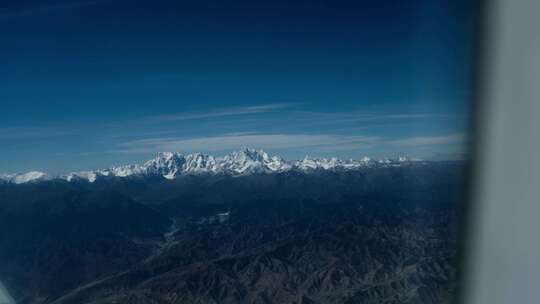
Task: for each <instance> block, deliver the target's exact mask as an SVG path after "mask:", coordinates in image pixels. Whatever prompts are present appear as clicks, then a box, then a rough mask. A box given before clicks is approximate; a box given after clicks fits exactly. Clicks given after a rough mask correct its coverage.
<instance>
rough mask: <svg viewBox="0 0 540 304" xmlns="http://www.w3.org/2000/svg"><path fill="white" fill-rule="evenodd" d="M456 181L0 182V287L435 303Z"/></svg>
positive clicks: (139, 299) (65, 293)
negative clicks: (0, 284)
mask: <svg viewBox="0 0 540 304" xmlns="http://www.w3.org/2000/svg"><path fill="white" fill-rule="evenodd" d="M268 159H269V160H270V161H271V162H274V161H275V160H276V159H274V160H272V158H268ZM199 164H202V161H201V162H199ZM274 165H275V162H274ZM148 167H149V166H148ZM274 168H279V166H275V167H274ZM281 168H283V167H281ZM154 170H157V171H159V168H156V167H155V168H154ZM462 170H463V165H462V164H461V163H459V162H412V161H402V162H400V163H399V165H388V163H387V165H382V164H380V165H362V166H356V167H355V168H353V169H347V170H343V169H339V170H328V168H326V169H325V168H318V167H317V168H312V169H311V170H309V172H308V171H306V170H292V169H286V170H282V169H276V170H275V172H272V173H271V174H270V173H269V172H266V170H258V171H253V172H250V174H194V175H193V174H175V175H174V178H168V177H167V176H166V175H168V174H169V173H170V172H169V171H167V172H165V171H159V172H160V174H154V175H149V174H143V175H140V174H136V175H129V176H126V177H120V176H112V177H108V178H96V179H94V180H92V181H90V180H88V179H70V180H67V179H60V178H53V179H46V180H41V181H40V182H27V183H12V182H7V183H3V184H0V231H2V232H3V233H2V234H1V235H0V281H1V282H3V284H4V285H5V286H6V288H7V290H9V291H10V293H11V296H12V297H13V298H14V299H15V300H16V301H17V303H28V304H38V303H40V304H41V303H58V304H67V303H77V304H79V303H87V304H90V303H95V304H97V303H132V304H135V303H178V304H180V303H298V304H299V303H411V304H412V303H418V304H420V303H422V304H424V303H425V304H427V303H448V301H449V299H450V298H451V295H452V292H453V288H454V283H453V282H454V281H453V276H454V274H455V267H456V263H455V257H456V225H457V206H458V203H459V199H460V191H461V189H462V181H463V179H462V176H461V174H462Z"/></svg>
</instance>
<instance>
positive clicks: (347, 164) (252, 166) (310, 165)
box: [0, 148, 419, 184]
mask: <svg viewBox="0 0 540 304" xmlns="http://www.w3.org/2000/svg"><path fill="white" fill-rule="evenodd" d="M413 161H419V160H416V159H411V158H408V157H399V158H397V159H380V160H372V159H370V158H368V157H364V158H362V159H360V160H353V159H350V160H341V159H337V158H311V157H308V156H306V157H305V158H304V159H302V160H298V161H294V162H291V161H287V160H284V159H283V158H281V157H279V156H270V155H268V154H267V153H266V152H264V151H263V150H256V149H250V148H245V149H242V150H241V151H237V152H232V153H231V154H228V155H226V156H223V157H214V156H212V155H207V154H201V153H194V154H187V155H185V154H182V153H175V152H162V153H158V154H157V156H156V157H155V158H154V159H151V160H149V161H147V162H145V163H144V164H142V165H127V166H119V167H111V168H109V169H104V170H96V171H82V172H73V173H69V174H65V175H59V176H51V175H48V174H46V173H43V172H38V171H32V172H28V173H23V174H0V181H3V182H7V183H14V184H24V183H29V182H37V181H45V180H51V179H64V180H66V181H69V182H71V181H76V180H86V181H88V182H91V183H93V182H95V181H96V180H97V179H99V178H103V177H129V176H134V177H136V176H141V177H142V176H163V177H164V178H166V179H175V178H177V177H179V176H182V175H190V174H229V175H232V176H242V175H249V174H256V173H280V172H285V171H292V170H297V171H302V172H310V171H316V170H354V169H359V168H363V167H369V166H399V165H401V164H403V163H407V162H413Z"/></svg>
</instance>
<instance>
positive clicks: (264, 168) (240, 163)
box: [219, 148, 292, 174]
mask: <svg viewBox="0 0 540 304" xmlns="http://www.w3.org/2000/svg"><path fill="white" fill-rule="evenodd" d="M291 167H292V166H291V165H290V164H288V163H287V162H286V161H285V160H283V159H282V158H280V157H278V156H273V157H270V156H269V155H268V154H267V153H266V152H264V151H263V150H255V149H248V148H246V149H243V150H241V151H239V152H233V153H231V154H229V155H226V156H225V157H223V158H221V159H219V168H220V169H222V171H223V172H225V173H232V174H252V173H271V172H283V171H287V170H289V169H291Z"/></svg>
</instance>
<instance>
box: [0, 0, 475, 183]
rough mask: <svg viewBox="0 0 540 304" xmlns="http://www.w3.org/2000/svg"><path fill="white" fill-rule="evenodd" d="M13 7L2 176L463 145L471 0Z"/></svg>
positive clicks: (444, 149)
mask: <svg viewBox="0 0 540 304" xmlns="http://www.w3.org/2000/svg"><path fill="white" fill-rule="evenodd" d="M10 2H12V3H2V4H0V37H2V39H1V41H0V66H1V67H2V68H1V70H0V173H16V172H26V171H30V170H40V171H45V172H49V173H53V174H54V173H63V172H69V171H79V170H90V169H98V168H107V167H110V166H111V165H122V164H127V163H138V162H142V161H144V160H147V159H149V158H151V157H153V156H154V155H155V153H156V152H160V151H177V152H184V153H190V152H203V153H210V154H214V155H223V154H225V153H228V152H230V151H232V150H238V149H240V148H242V147H254V148H261V149H264V150H266V151H268V152H269V153H271V154H279V155H281V156H283V157H285V158H288V159H298V158H302V157H304V156H305V155H310V156H313V157H329V156H336V157H341V158H360V157H362V156H370V157H395V156H398V155H409V156H412V157H418V158H425V159H451V158H456V157H463V155H465V154H464V153H465V152H466V149H465V143H466V141H467V136H466V135H467V134H466V130H467V121H468V117H467V116H468V109H469V104H468V102H469V97H470V95H471V86H470V82H471V65H472V63H471V62H472V56H471V55H472V45H473V40H474V31H473V24H474V22H473V21H474V20H473V15H474V14H473V4H472V1H467V0H455V1H442V0H408V1H394V0H392V1H390V0H377V1H375V0H373V1H342V0H332V1H322V0H312V1H280V0H273V1H207V0H198V1H195V0H193V1H133V0H131V1H127V0H95V1H92V0H88V1H86V0H82V1H65V0H55V1H53V0H40V1H24V0H23V1H10ZM291 2H292V3H291Z"/></svg>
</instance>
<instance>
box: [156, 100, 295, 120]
mask: <svg viewBox="0 0 540 304" xmlns="http://www.w3.org/2000/svg"><path fill="white" fill-rule="evenodd" d="M293 105H294V104H290V103H275V104H266V105H257V106H247V107H232V108H226V109H221V110H218V111H210V112H204V113H185V114H175V115H162V116H157V117H153V118H151V120H155V121H182V120H195V119H205V118H217V117H226V116H239V115H251V114H259V113H268V112H273V111H278V110H283V109H286V108H290V107H292V106H293Z"/></svg>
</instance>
